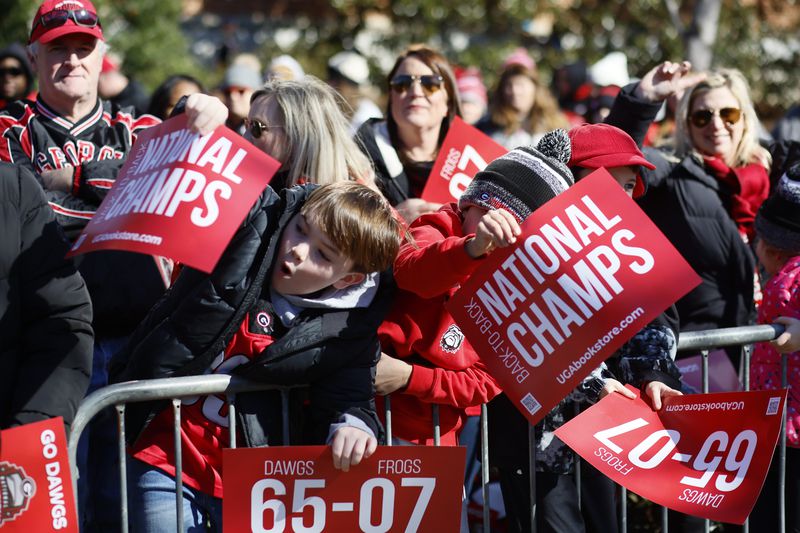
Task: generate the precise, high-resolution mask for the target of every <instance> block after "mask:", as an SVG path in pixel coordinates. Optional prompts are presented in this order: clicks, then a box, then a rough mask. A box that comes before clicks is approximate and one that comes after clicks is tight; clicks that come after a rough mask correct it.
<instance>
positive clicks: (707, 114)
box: [689, 107, 742, 128]
mask: <svg viewBox="0 0 800 533" xmlns="http://www.w3.org/2000/svg"><path fill="white" fill-rule="evenodd" d="M716 115H719V118H721V119H722V121H723V122H724V123H725V124H727V125H728V126H732V125H734V124H736V123H737V122H739V119H740V118H742V110H741V109H737V108H735V107H723V108H722V109H720V110H716V109H698V110H697V111H695V112H693V113H692V114H691V115H689V120H690V121H691V122H692V125H693V126H694V127H696V128H705V127H706V126H708V125H709V124H710V123H711V121H712V120H713V119H714V116H716Z"/></svg>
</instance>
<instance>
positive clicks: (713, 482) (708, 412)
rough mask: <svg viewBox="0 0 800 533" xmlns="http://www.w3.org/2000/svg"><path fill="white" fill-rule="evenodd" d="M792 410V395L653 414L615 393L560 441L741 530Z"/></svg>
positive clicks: (692, 404) (672, 401) (651, 493)
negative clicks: (788, 410)
mask: <svg viewBox="0 0 800 533" xmlns="http://www.w3.org/2000/svg"><path fill="white" fill-rule="evenodd" d="M631 390H634V389H633V388H632V387H631ZM634 392H637V391H635V390H634ZM637 394H638V392H637ZM785 403H786V391H785V390H782V391H774V390H773V391H752V392H725V393H718V394H690V395H686V396H676V397H671V398H666V399H665V401H664V406H663V407H662V409H661V411H653V410H652V409H651V408H650V406H649V405H648V404H647V403H645V401H644V400H642V399H641V398H636V399H635V400H629V399H627V398H624V397H623V396H622V395H620V394H611V395H609V396H607V397H606V398H604V399H603V400H602V401H600V402H598V403H597V404H596V405H594V406H592V407H590V408H589V409H587V410H586V411H584V412H583V413H582V414H580V415H578V416H577V417H576V418H574V419H572V420H571V421H569V422H567V423H566V424H564V425H563V426H561V427H560V428H559V429H557V430H556V435H557V436H558V438H560V439H561V440H563V441H564V442H565V443H567V444H568V445H569V446H570V448H572V449H573V450H575V451H576V452H577V453H578V454H579V455H580V456H581V457H583V458H584V459H585V460H587V461H589V462H590V463H591V464H592V465H594V466H595V467H596V468H597V469H598V470H600V471H601V472H603V473H604V474H605V475H607V476H608V477H610V478H611V479H613V480H614V481H615V482H617V483H619V484H620V485H623V486H624V487H626V488H627V489H630V490H632V491H633V492H635V493H636V494H639V495H641V496H643V497H645V498H647V499H649V500H651V501H654V502H656V503H658V504H661V505H664V506H666V507H669V508H671V509H675V510H676V511H680V512H682V513H686V514H690V515H695V516H700V517H703V518H709V519H711V520H719V521H722V522H732V523H734V524H742V523H743V522H744V521H745V519H746V518H747V515H749V514H750V511H751V510H752V509H753V505H755V503H756V499H757V498H758V494H759V493H760V492H761V487H762V485H763V484H764V478H765V477H766V475H767V469H768V468H769V463H770V459H771V458H772V452H773V450H774V449H775V443H776V442H777V440H778V433H779V432H780V428H781V418H782V415H781V413H783V408H784V404H785Z"/></svg>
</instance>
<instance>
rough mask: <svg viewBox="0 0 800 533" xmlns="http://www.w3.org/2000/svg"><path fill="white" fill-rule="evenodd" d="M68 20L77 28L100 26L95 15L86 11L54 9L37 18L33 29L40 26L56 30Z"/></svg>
mask: <svg viewBox="0 0 800 533" xmlns="http://www.w3.org/2000/svg"><path fill="white" fill-rule="evenodd" d="M70 19H72V21H73V22H74V23H75V24H77V25H78V26H83V27H85V28H94V27H95V26H97V25H99V24H100V20H99V19H98V18H97V13H92V12H91V11H87V10H86V9H76V10H72V9H54V10H53V11H48V12H47V13H45V14H43V15H42V16H41V17H39V20H37V21H36V24H34V26H33V27H34V28H35V27H36V26H39V25H41V26H43V27H45V28H57V27H59V26H63V25H64V24H66V23H67V21H68V20H70Z"/></svg>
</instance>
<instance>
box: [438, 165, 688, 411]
mask: <svg viewBox="0 0 800 533" xmlns="http://www.w3.org/2000/svg"><path fill="white" fill-rule="evenodd" d="M699 281H700V280H699V278H698V277H697V275H696V274H695V273H694V272H693V271H692V269H691V268H690V267H689V265H688V264H687V263H686V261H684V260H683V258H682V257H681V256H680V254H678V252H677V251H676V250H675V249H674V248H673V247H672V245H671V244H670V243H669V241H667V239H666V238H665V237H664V236H663V235H662V234H661V233H660V232H659V231H658V229H657V228H656V227H655V225H653V223H652V221H650V219H649V218H647V216H646V215H645V214H644V213H643V212H642V211H641V209H639V207H638V206H637V205H636V204H635V203H634V202H633V201H632V200H631V199H630V198H629V197H628V196H627V195H626V194H625V193H624V192H623V191H622V189H621V188H620V187H619V186H618V185H617V183H616V182H615V181H614V180H613V178H611V176H610V175H609V174H608V173H607V172H606V171H605V170H603V169H601V170H598V171H596V172H593V173H592V174H591V175H589V176H587V177H586V178H584V179H583V180H581V181H580V182H578V184H577V185H574V186H573V187H570V188H569V189H567V191H565V192H563V193H561V194H560V195H559V196H557V197H555V198H554V199H552V200H551V201H550V202H548V203H547V204H545V205H544V206H542V207H540V208H539V209H538V210H537V211H535V212H534V213H533V214H532V215H531V216H530V217H528V219H527V220H526V221H525V222H524V223H523V225H522V235H521V236H520V237H519V238H518V239H517V244H516V245H514V246H511V247H509V248H507V249H504V250H497V251H495V252H494V253H492V254H491V255H490V256H489V257H488V258H487V259H486V261H485V262H484V264H483V265H482V266H481V267H480V268H479V269H478V270H477V271H476V272H475V273H474V274H473V275H472V277H471V278H470V279H469V281H468V282H467V283H464V284H463V285H462V287H461V289H460V290H459V292H458V293H456V294H455V296H453V298H451V299H450V301H449V303H448V310H449V311H450V313H451V315H452V316H453V318H455V319H456V321H457V322H458V324H459V326H460V327H461V329H462V330H463V331H464V333H465V335H466V336H467V338H468V339H469V341H470V343H471V344H472V346H473V347H474V348H475V350H476V351H477V352H478V355H479V356H480V357H481V359H483V361H484V363H485V364H486V366H487V367H488V368H489V371H490V372H491V373H492V376H493V377H494V378H495V379H496V380H497V381H499V382H500V383H501V384H502V386H503V390H504V391H505V393H506V395H507V396H508V397H509V398H510V399H511V400H512V401H513V402H514V403H515V404H516V406H517V407H518V408H519V409H520V411H521V412H522V413H523V414H524V415H525V416H526V417H527V418H528V420H529V421H530V422H531V423H532V424H535V423H536V422H538V421H539V420H541V418H542V417H544V415H545V414H546V413H547V412H548V411H549V410H550V409H551V408H552V407H554V406H555V405H556V404H557V403H558V402H559V401H560V400H561V399H562V398H564V397H565V396H566V395H567V394H568V393H569V392H570V391H572V390H573V389H574V388H575V386H576V385H577V384H578V383H579V382H580V380H581V379H583V377H584V376H586V375H587V374H588V373H589V372H590V371H591V370H593V369H594V368H595V367H597V366H598V365H599V364H600V363H601V362H602V361H603V360H605V359H606V358H607V357H608V356H610V355H611V354H612V353H614V351H615V350H616V349H617V348H618V347H619V346H621V345H622V343H623V342H625V341H626V340H627V339H629V338H630V337H632V336H633V335H634V334H635V333H636V332H637V331H639V330H640V329H641V328H642V327H644V326H645V325H647V323H648V322H650V321H651V320H652V319H653V318H655V317H656V316H657V315H658V314H659V313H661V312H662V311H663V310H664V309H665V308H667V307H668V306H669V305H670V304H672V303H673V302H674V301H675V300H677V299H678V298H679V297H681V296H683V295H684V294H685V293H686V292H688V291H689V290H690V289H691V288H693V287H694V286H696V285H697V284H698V283H699Z"/></svg>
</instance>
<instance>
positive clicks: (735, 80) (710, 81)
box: [675, 68, 772, 170]
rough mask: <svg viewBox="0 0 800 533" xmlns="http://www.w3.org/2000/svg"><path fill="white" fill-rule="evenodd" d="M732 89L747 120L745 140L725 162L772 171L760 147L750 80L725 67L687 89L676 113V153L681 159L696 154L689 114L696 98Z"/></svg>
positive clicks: (745, 123)
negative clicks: (690, 130) (758, 165)
mask: <svg viewBox="0 0 800 533" xmlns="http://www.w3.org/2000/svg"><path fill="white" fill-rule="evenodd" d="M722 87H724V88H726V89H728V90H729V91H730V92H731V93H732V94H733V96H734V97H735V98H736V100H738V102H739V108H740V109H741V110H742V118H741V120H744V130H743V133H742V140H741V141H740V142H739V146H737V147H736V150H735V152H734V153H733V155H732V156H730V157H728V158H726V159H725V163H726V164H727V165H728V166H731V167H740V166H743V165H747V164H749V163H759V164H761V165H762V166H764V167H766V168H767V170H769V167H770V165H771V163H772V158H771V156H770V154H769V152H768V151H767V150H766V149H765V148H763V147H762V146H761V145H760V144H758V124H759V121H758V116H757V115H756V110H755V108H754V107H753V100H752V98H750V88H749V86H748V84H747V80H746V79H745V77H744V76H743V75H742V73H741V72H739V71H738V70H736V69H732V68H721V69H718V70H712V71H710V72H709V73H708V76H707V77H706V79H705V80H703V81H701V82H700V83H698V84H697V85H695V86H694V87H692V88H691V89H689V90H687V91H686V93H684V95H683V97H682V98H681V101H680V103H679V104H678V110H677V111H676V113H675V151H676V153H677V155H679V156H685V155H688V154H696V153H697V152H696V150H695V148H694V145H693V144H692V137H691V134H690V132H689V127H690V125H689V113H690V111H691V109H692V104H693V103H694V100H695V98H697V97H698V96H700V95H701V94H703V93H705V92H707V91H710V90H711V89H719V88H722Z"/></svg>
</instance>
